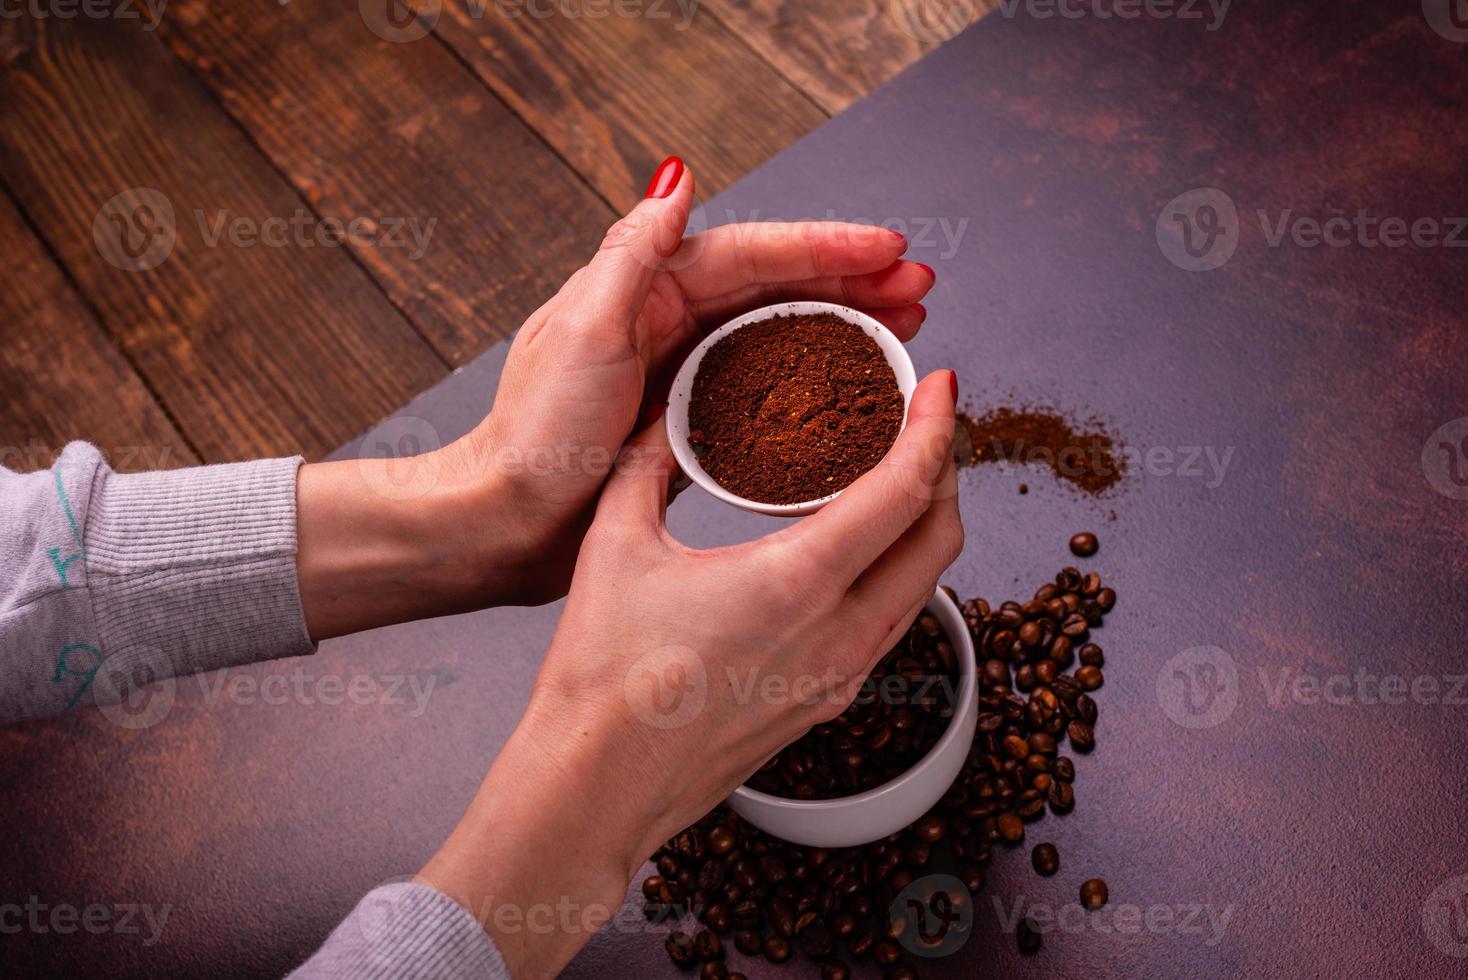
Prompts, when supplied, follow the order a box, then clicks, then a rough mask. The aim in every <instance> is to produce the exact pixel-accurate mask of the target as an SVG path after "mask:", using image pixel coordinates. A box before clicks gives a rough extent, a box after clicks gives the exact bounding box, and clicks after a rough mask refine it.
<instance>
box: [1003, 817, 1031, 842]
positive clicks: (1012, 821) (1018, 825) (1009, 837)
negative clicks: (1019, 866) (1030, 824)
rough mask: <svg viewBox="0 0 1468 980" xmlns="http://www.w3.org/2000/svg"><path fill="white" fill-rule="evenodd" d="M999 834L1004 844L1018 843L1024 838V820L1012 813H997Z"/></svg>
mask: <svg viewBox="0 0 1468 980" xmlns="http://www.w3.org/2000/svg"><path fill="white" fill-rule="evenodd" d="M999 836H1000V838H1002V839H1003V840H1004V842H1005V843H1006V844H1018V843H1019V842H1020V841H1022V840H1024V839H1025V825H1024V821H1023V820H1021V819H1020V818H1019V816H1018V815H1017V814H1014V813H1001V814H1000V815H999Z"/></svg>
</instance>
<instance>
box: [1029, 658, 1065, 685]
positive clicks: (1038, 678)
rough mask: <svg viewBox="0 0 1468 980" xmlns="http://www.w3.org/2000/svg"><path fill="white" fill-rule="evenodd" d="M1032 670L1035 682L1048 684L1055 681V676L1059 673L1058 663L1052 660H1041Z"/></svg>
mask: <svg viewBox="0 0 1468 980" xmlns="http://www.w3.org/2000/svg"><path fill="white" fill-rule="evenodd" d="M1033 670H1034V673H1035V683H1036V684H1047V685H1048V684H1053V683H1055V678H1056V677H1057V676H1059V674H1060V665H1059V664H1057V663H1056V662H1055V661H1053V660H1041V661H1040V662H1039V663H1037V664H1035V666H1034V668H1033Z"/></svg>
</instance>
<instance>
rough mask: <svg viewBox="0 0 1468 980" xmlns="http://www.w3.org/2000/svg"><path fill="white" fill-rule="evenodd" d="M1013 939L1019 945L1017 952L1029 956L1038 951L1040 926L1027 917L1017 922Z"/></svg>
mask: <svg viewBox="0 0 1468 980" xmlns="http://www.w3.org/2000/svg"><path fill="white" fill-rule="evenodd" d="M1014 938H1015V940H1016V941H1017V942H1018V943H1019V951H1020V952H1021V953H1024V954H1025V955H1026V956H1029V955H1030V954H1032V953H1037V952H1039V950H1040V924H1039V923H1038V922H1036V921H1035V920H1034V919H1032V918H1030V917H1029V916H1025V917H1024V918H1023V919H1020V920H1019V925H1018V926H1016V927H1015V930H1014Z"/></svg>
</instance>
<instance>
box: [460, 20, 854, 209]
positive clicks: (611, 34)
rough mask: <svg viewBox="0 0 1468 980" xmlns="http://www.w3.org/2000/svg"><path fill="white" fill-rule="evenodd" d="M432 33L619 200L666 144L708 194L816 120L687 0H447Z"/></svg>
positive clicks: (635, 193) (630, 200)
mask: <svg viewBox="0 0 1468 980" xmlns="http://www.w3.org/2000/svg"><path fill="white" fill-rule="evenodd" d="M598 10H600V13H597V11H598ZM435 32H436V34H437V35H438V37H440V38H442V39H443V40H445V41H446V42H448V43H449V44H450V45H451V46H452V47H453V48H454V49H455V50H456V51H457V52H458V53H459V55H460V56H461V57H463V59H464V60H465V61H466V62H467V63H468V64H469V65H471V66H472V67H473V68H474V70H475V71H476V72H477V73H478V75H479V77H480V78H481V79H482V80H483V81H484V84H486V85H487V86H489V87H490V88H491V89H493V90H494V92H495V93H496V94H498V95H499V96H500V98H502V99H504V100H505V102H506V103H507V104H509V106H510V107H511V108H513V109H514V110H515V112H517V113H518V114H519V115H520V116H521V117H522V118H524V119H525V120H526V121H527V122H528V123H529V124H530V125H531V126H533V127H534V128H535V130H536V131H537V132H539V133H540V134H541V136H543V137H544V138H545V139H546V140H547V141H548V142H549V143H550V144H551V145H552V146H554V147H555V148H556V151H557V152H558V153H560V154H561V156H563V157H564V158H565V159H566V160H567V161H569V162H570V164H571V165H572V166H573V167H575V168H576V169H577V170H578V171H579V172H580V173H581V174H582V175H583V176H585V177H586V179H587V180H589V181H590V182H591V183H592V184H593V185H594V186H595V187H596V189H597V191H598V192H599V193H600V194H601V195H602V196H603V197H605V198H606V199H607V200H609V201H611V202H612V203H613V204H614V205H615V206H616V207H617V208H618V209H619V210H627V209H629V208H631V207H632V206H633V205H634V204H636V203H637V200H638V199H639V198H640V197H641V195H642V192H643V190H644V188H645V187H646V185H647V180H648V177H649V176H651V174H652V172H653V170H654V169H655V168H656V167H657V165H658V163H659V162H661V161H662V159H663V158H664V157H666V156H668V155H669V154H671V153H677V154H679V155H681V156H683V157H684V158H685V159H687V160H688V162H689V164H690V165H691V166H692V167H693V169H694V172H695V173H696V174H697V177H698V186H699V191H700V193H701V194H702V195H705V196H707V195H711V194H714V193H717V192H718V191H721V190H723V189H724V188H725V187H727V186H728V185H729V184H731V183H733V182H734V181H735V180H738V179H739V178H740V177H743V176H744V175H745V174H746V173H748V172H749V171H751V170H753V169H754V168H755V167H757V166H759V165H760V164H761V163H763V162H764V161H765V160H767V159H768V158H769V157H771V156H773V155H774V154H775V153H777V152H779V151H780V150H782V149H784V148H785V147H786V146H788V145H789V144H791V143H793V142H794V141H795V140H796V139H798V138H799V137H801V136H803V135H804V134H805V133H807V132H809V131H810V130H811V129H814V128H815V127H816V126H818V125H820V123H822V122H823V121H824V120H825V118H826V117H825V113H823V112H822V111H821V110H820V109H819V108H818V107H817V106H816V105H814V104H813V103H812V102H811V101H810V100H808V99H807V98H805V97H804V96H803V95H802V94H801V92H800V91H799V90H797V89H796V88H795V87H794V86H792V85H791V84H790V83H789V82H788V81H786V80H785V79H784V78H783V77H781V75H780V74H779V73H777V72H776V71H775V70H774V69H772V68H771V67H770V66H769V64H767V63H766V62H765V61H764V60H763V59H762V58H760V57H759V56H757V55H756V54H755V53H754V52H753V51H752V50H751V49H750V48H749V47H747V46H746V45H745V44H744V43H742V42H741V41H740V40H739V38H738V37H736V36H735V35H734V34H733V33H732V32H731V31H730V30H729V29H728V28H727V27H725V26H724V25H723V24H722V23H720V22H719V20H718V19H717V18H715V17H712V16H710V15H709V14H708V13H707V12H705V11H704V10H703V9H702V8H701V7H700V5H699V4H698V3H696V2H691V0H683V2H681V3H679V2H674V0H628V2H627V3H626V4H624V5H621V6H618V5H603V6H602V7H601V8H598V7H596V6H595V5H593V4H574V3H573V4H561V3H556V4H551V3H538V4H534V3H532V4H521V3H505V2H495V0H449V2H446V3H445V4H444V6H443V8H442V11H441V13H440V14H439V16H438V18H437V23H436V26H435Z"/></svg>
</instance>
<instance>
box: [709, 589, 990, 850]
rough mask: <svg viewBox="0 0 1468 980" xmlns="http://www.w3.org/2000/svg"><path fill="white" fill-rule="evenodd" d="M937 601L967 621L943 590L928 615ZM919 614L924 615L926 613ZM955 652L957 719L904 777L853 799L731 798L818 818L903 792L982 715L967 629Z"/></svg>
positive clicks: (751, 792) (742, 789) (742, 792)
mask: <svg viewBox="0 0 1468 980" xmlns="http://www.w3.org/2000/svg"><path fill="white" fill-rule="evenodd" d="M935 602H936V603H938V604H940V605H946V606H947V607H948V609H949V612H951V613H952V614H953V615H954V616H955V617H956V618H957V619H958V621H959V622H963V621H964V619H963V610H961V609H959V607H958V603H956V602H954V601H953V598H952V597H951V596H950V595H949V594H948V593H946V592H944V591H943V590H942V588H938V589H935V590H934V592H933V598H932V599H931V600H929V601H928V602H927V603H926V604H925V605H924V606H923V612H927V611H928V609H929V607H930V606H932V605H933V603H935ZM918 615H922V613H919V614H918ZM949 639H950V642H951V640H952V638H951V637H950V638H949ZM954 652H955V653H958V654H959V658H958V696H957V697H956V698H955V699H954V708H953V716H952V717H951V718H949V719H948V725H947V727H946V728H944V729H943V734H942V735H941V736H939V737H938V741H936V742H934V743H933V747H932V748H930V749H928V751H927V753H926V754H925V755H924V756H923V757H922V758H921V759H919V760H918V761H917V762H915V763H913V765H912V766H911V767H909V768H908V769H907V770H906V771H905V772H903V773H902V775H900V776H897V777H896V778H894V779H890V780H888V781H887V782H885V783H883V784H882V785H881V786H875V787H873V788H871V789H869V790H864V791H862V792H860V793H856V794H854V795H852V796H838V797H836V798H835V799H831V800H795V799H791V798H790V797H788V796H775V795H773V794H770V793H764V792H761V791H760V790H757V789H750V788H749V787H748V786H746V785H744V784H743V783H741V784H740V785H739V786H738V788H736V789H735V790H734V792H733V793H730V794H729V795H730V796H731V797H735V796H737V797H739V798H740V799H741V800H748V801H749V802H751V803H755V804H759V805H762V806H767V807H770V808H772V809H778V810H785V811H789V812H797V813H800V812H805V813H810V814H812V815H814V814H818V813H832V812H835V811H839V810H848V809H852V810H854V809H859V808H861V807H862V806H864V805H866V804H867V803H870V802H871V801H872V800H876V799H880V798H882V797H884V796H888V795H890V794H893V793H901V792H902V791H903V790H905V789H906V788H907V787H908V786H910V785H911V784H912V783H913V782H916V781H917V779H918V778H919V774H920V773H921V772H922V771H923V770H925V769H927V768H929V767H931V766H933V765H934V764H936V762H937V760H938V759H939V758H940V757H941V756H942V755H943V754H944V753H945V752H946V750H947V748H948V747H949V746H951V745H952V744H953V742H954V741H956V740H957V739H958V736H959V732H960V729H961V727H962V726H960V725H959V724H958V721H959V719H960V717H961V716H962V714H963V712H965V711H968V712H972V713H974V714H977V713H978V710H979V703H978V686H979V685H978V673H979V665H978V654H977V652H976V651H975V650H974V646H973V638H972V637H971V636H969V635H968V630H967V629H966V628H965V630H964V632H963V636H962V638H961V639H960V641H959V643H958V644H955V645H954ZM965 755H967V752H965ZM947 791H948V787H944V792H947ZM745 819H746V820H748V819H749V818H748V817H746V818H745ZM884 836H885V835H884Z"/></svg>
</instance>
